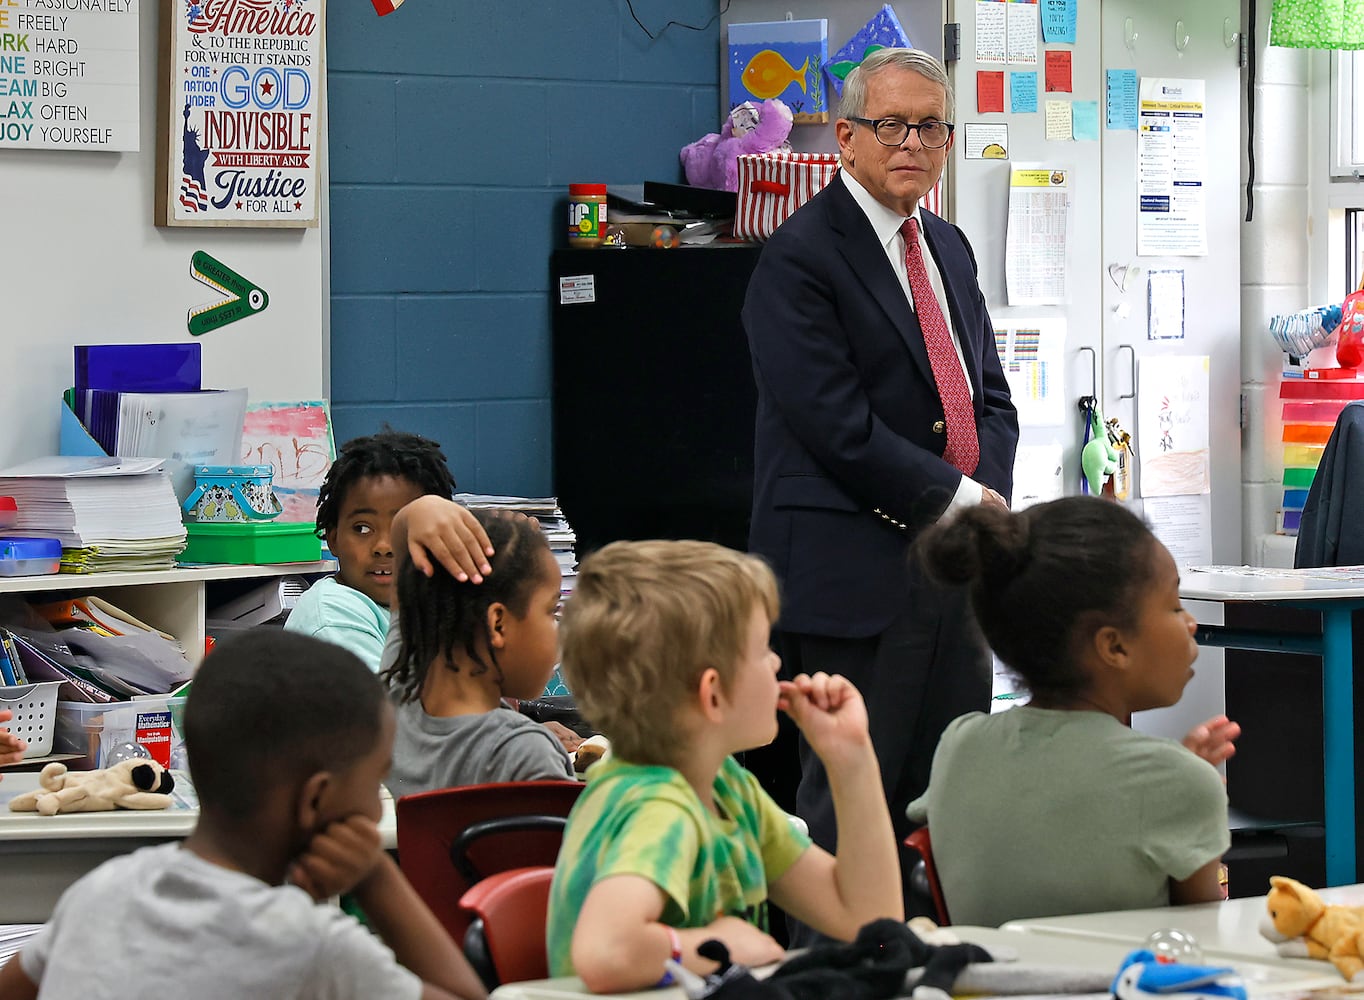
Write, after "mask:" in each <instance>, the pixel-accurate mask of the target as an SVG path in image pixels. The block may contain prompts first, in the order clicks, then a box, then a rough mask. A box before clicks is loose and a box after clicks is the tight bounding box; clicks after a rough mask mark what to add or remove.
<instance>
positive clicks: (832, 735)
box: [777, 672, 871, 766]
mask: <svg viewBox="0 0 1364 1000" xmlns="http://www.w3.org/2000/svg"><path fill="white" fill-rule="evenodd" d="M778 687H779V688H780V689H781V698H780V699H779V700H778V702H777V707H778V708H780V709H781V710H782V711H783V712H785V713H786V714H787V715H789V716H790V717H791V719H792V721H794V722H795V724H796V725H797V726H798V727H800V731H801V733H802V734H804V736H805V738H806V740H808V741H809V743H810V747H811V749H813V750H814V751H815V753H816V754H818V755H819V759H820V760H822V761H824V763H825V765H826V766H828V765H829V764H830V763H832V762H835V761H836V759H837V757H838V755H839V754H840V753H841V752H843V751H846V750H851V749H857V750H861V749H863V748H865V747H868V746H870V745H871V737H870V735H869V734H868V731H867V706H866V705H865V704H864V703H863V701H862V695H861V693H859V692H858V690H857V688H855V687H853V684H852V681H850V680H848V679H847V678H846V677H843V676H841V675H840V674H826V673H823V672H820V673H817V674H815V675H814V676H813V677H811V676H810V675H808V674H798V675H797V676H796V677H795V679H794V680H789V681H781V682H780V683H779V684H778ZM831 758H832V759H831Z"/></svg>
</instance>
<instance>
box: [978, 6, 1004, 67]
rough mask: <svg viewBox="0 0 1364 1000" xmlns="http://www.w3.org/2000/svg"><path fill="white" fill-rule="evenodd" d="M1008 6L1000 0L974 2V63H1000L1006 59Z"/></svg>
mask: <svg viewBox="0 0 1364 1000" xmlns="http://www.w3.org/2000/svg"><path fill="white" fill-rule="evenodd" d="M1008 17H1009V5H1008V4H1006V3H1004V2H1002V0H977V2H976V62H978V63H1002V62H1005V61H1006V60H1007V58H1008V41H1007V40H1008V31H1009V29H1008Z"/></svg>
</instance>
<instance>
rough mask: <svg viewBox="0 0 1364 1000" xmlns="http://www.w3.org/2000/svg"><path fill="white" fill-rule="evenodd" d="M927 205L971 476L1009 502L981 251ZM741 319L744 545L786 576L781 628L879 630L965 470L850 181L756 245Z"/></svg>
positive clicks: (1002, 397)
mask: <svg viewBox="0 0 1364 1000" xmlns="http://www.w3.org/2000/svg"><path fill="white" fill-rule="evenodd" d="M920 216H921V218H922V220H923V221H922V226H923V233H924V238H925V240H926V242H927V244H928V246H929V249H930V250H931V251H932V253H933V258H934V260H935V261H936V262H937V265H938V270H939V272H940V273H941V275H942V279H943V286H944V290H945V292H946V297H947V305H948V309H949V310H950V313H951V318H952V326H953V329H954V330H955V331H956V334H957V337H958V339H959V340H960V342H961V347H962V353H963V355H964V358H965V362H966V370H967V375H968V377H969V378H970V381H971V385H972V386H973V389H974V396H975V410H976V430H977V434H978V436H979V440H980V464H979V466H978V467H977V468H976V471H975V473H974V474H973V475H972V477H971V478H973V479H975V480H976V481H977V482H980V483H984V484H985V485H986V486H989V487H991V488H992V489H994V490H996V491H997V492H999V493H1000V494H1001V495H1002V496H1004V497H1005V499H1008V498H1009V496H1010V493H1011V491H1012V488H1013V461H1014V451H1015V449H1016V447H1017V445H1018V414H1017V411H1016V410H1015V409H1014V406H1013V403H1012V402H1011V401H1010V399H1009V387H1008V384H1007V383H1006V382H1005V379H1004V372H1003V369H1002V368H1001V367H1000V363H999V355H998V354H997V353H996V349H995V341H994V328H993V327H992V326H991V323H990V317H989V315H988V314H987V312H986V309H985V299H984V296H983V295H981V292H980V287H979V285H978V284H977V281H976V261H975V256H974V255H973V254H972V252H971V247H970V244H969V243H967V241H966V237H965V236H964V235H963V234H962V232H961V230H959V229H958V228H957V227H956V226H953V225H951V224H950V223H947V222H945V221H943V220H942V219H940V218H938V217H937V216H936V215H933V214H931V213H929V212H925V211H922V210H921V212H920ZM743 321H744V328H745V330H746V331H747V334H748V342H749V348H750V350H751V351H752V355H753V370H754V377H755V378H756V380H757V386H758V409H757V422H756V428H755V442H754V498H753V522H752V529H751V534H750V538H749V548H750V549H751V550H752V551H753V552H756V553H758V554H760V555H762V556H764V557H766V558H767V559H768V560H769V561H770V562H771V563H772V565H773V568H774V569H775V570H776V572H777V575H778V577H779V578H780V579H781V580H782V584H783V598H782V616H781V627H782V628H783V629H786V630H788V631H793V632H808V633H813V634H816V635H829V636H842V637H861V636H870V635H874V634H877V633H879V632H881V631H882V630H883V629H885V627H886V626H888V625H889V624H890V622H891V620H892V619H894V618H895V617H896V616H897V615H900V614H902V613H904V612H905V611H906V610H908V608H909V605H910V603H911V586H912V583H911V580H912V576H911V568H910V552H909V546H910V543H911V542H912V540H913V537H914V535H915V534H916V533H917V532H918V530H920V529H922V528H923V527H925V526H926V525H928V524H931V523H932V522H933V521H935V520H936V519H937V518H938V517H939V516H940V515H941V513H942V512H943V510H944V509H945V508H946V507H947V504H948V503H949V502H950V500H951V499H952V496H953V494H954V493H955V491H956V488H957V485H958V483H959V481H960V476H961V474H960V472H958V470H957V469H955V468H953V467H952V466H950V465H948V464H947V463H946V462H944V461H943V459H942V453H943V449H944V447H945V446H946V444H947V435H946V433H945V430H944V425H943V423H942V421H943V408H942V402H941V400H940V398H939V395H938V389H937V385H936V383H935V382H934V380H933V371H932V368H931V367H930V365H929V361H928V353H927V350H926V348H925V347H924V340H923V333H922V332H921V331H920V329H919V323H918V320H917V319H916V317H915V314H914V310H912V309H911V308H910V306H909V302H908V300H907V299H906V297H905V294H904V291H903V289H902V287H901V285H900V283H899V279H898V278H897V276H896V274H895V272H894V270H893V268H892V265H891V263H890V261H889V260H888V259H887V257H886V253H885V251H884V249H883V248H882V246H881V244H880V243H879V242H878V240H877V238H876V234H875V232H874V230H873V229H872V226H871V223H870V222H869V221H868V219H867V217H866V214H865V213H864V212H863V211H862V209H861V208H860V207H859V206H858V204H857V202H856V201H854V200H853V197H852V195H851V194H850V193H849V191H848V189H847V187H846V185H845V184H844V182H843V180H842V178H841V177H835V178H834V179H833V180H832V181H831V182H830V183H829V185H828V186H827V187H826V188H824V190H823V191H821V192H820V193H819V194H817V195H815V196H814V197H813V198H812V199H811V200H810V201H809V202H807V203H806V204H805V205H804V206H802V207H801V208H800V209H799V210H798V211H797V212H796V213H795V214H794V215H792V216H791V218H789V219H787V220H786V222H784V223H783V224H782V225H781V226H780V227H779V228H778V229H777V231H776V232H775V233H774V234H773V236H772V238H771V240H769V241H768V243H767V245H766V246H765V247H764V248H763V252H762V255H761V257H760V258H759V260H758V266H757V269H756V270H755V271H754V273H753V277H752V279H751V280H750V282H749V286H748V295H747V298H746V300H745V302H744V310H743ZM878 510H879V511H882V512H884V513H885V514H886V515H887V516H889V517H891V518H894V519H895V520H896V521H899V522H901V523H902V524H903V525H906V526H907V527H906V528H900V527H896V526H895V525H893V524H892V523H890V522H889V521H887V520H885V519H884V518H882V517H881V516H880V515H879V514H878V513H876V511H878Z"/></svg>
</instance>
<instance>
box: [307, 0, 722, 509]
mask: <svg viewBox="0 0 1364 1000" xmlns="http://www.w3.org/2000/svg"><path fill="white" fill-rule="evenodd" d="M633 2H634V10H635V13H636V14H638V15H639V18H640V20H642V21H643V22H644V24H645V25H646V26H647V27H648V28H649V30H650V31H652V32H653V33H654V34H656V35H659V31H660V29H661V28H662V27H663V25H664V24H665V23H666V22H667V21H668V20H670V19H672V20H678V21H682V22H685V23H688V24H696V25H700V24H705V23H706V22H707V21H710V20H711V19H712V18H715V17H716V15H717V12H718V3H717V0H633ZM719 46H720V31H719V26H718V19H717V20H716V21H714V22H713V23H711V24H710V25H709V27H707V28H706V29H705V30H702V31H690V30H686V29H683V28H680V27H676V26H674V27H671V28H669V29H667V31H664V32H662V34H661V35H659V37H658V38H657V39H656V40H653V41H651V40H650V39H649V37H648V36H647V35H646V34H645V33H644V31H642V30H641V29H640V27H639V26H638V25H637V24H636V23H635V22H634V20H633V19H632V18H631V16H630V11H629V9H628V8H627V6H626V3H625V0H543V2H537V0H408V2H407V3H406V4H405V5H404V6H403V7H402V8H401V9H399V10H397V11H395V12H394V13H392V14H390V15H388V16H387V17H383V18H380V17H377V16H375V14H374V9H373V7H372V6H371V5H370V4H368V3H365V2H364V0H346V2H344V3H340V2H333V3H331V4H328V8H327V85H328V88H329V91H328V104H329V109H328V111H329V113H328V125H329V129H330V132H329V143H330V155H331V189H330V195H331V202H330V211H331V215H330V227H331V282H332V292H331V386H332V412H333V417H334V420H335V429H336V439H337V442H338V443H340V442H343V441H346V440H347V439H349V438H351V437H354V436H356V435H359V434H368V433H371V432H373V431H375V430H377V429H378V428H379V426H380V424H381V423H383V422H385V421H387V422H388V423H389V424H391V425H392V426H393V427H395V428H397V429H400V430H411V431H416V432H418V433H421V434H425V435H427V436H429V437H433V438H435V439H436V440H438V441H440V442H441V444H442V445H443V446H444V449H445V453H446V455H447V457H448V458H449V459H450V464H451V467H452V468H453V470H454V473H455V478H456V480H457V481H458V483H459V486H460V488H461V489H468V490H474V491H479V492H489V493H492V492H496V493H514V494H528V495H545V494H549V493H551V492H552V491H553V483H552V477H551V463H550V403H549V396H550V354H549V352H550V330H549V318H550V298H549V254H550V251H551V250H552V249H553V248H555V247H557V246H562V245H565V244H566V242H567V238H566V235H565V234H566V231H567V216H566V194H567V186H568V185H569V184H570V183H580V182H583V183H593V182H606V183H609V184H639V183H642V182H643V181H645V180H662V181H678V180H681V172H680V169H679V166H678V160H677V153H678V149H679V148H680V147H681V146H683V145H685V144H686V143H688V142H691V141H692V140H694V139H696V138H697V137H699V136H701V135H703V134H705V133H706V132H713V131H715V130H716V129H717V127H718V124H719V121H718V114H719V94H718V83H717V80H718V74H719V66H720V55H719ZM602 252H612V251H602ZM619 252H624V251H619ZM640 252H643V251H640ZM640 335H641V336H647V324H644V323H641V325H640ZM610 433H611V430H610V428H606V427H604V428H602V437H603V441H606V440H609V436H610Z"/></svg>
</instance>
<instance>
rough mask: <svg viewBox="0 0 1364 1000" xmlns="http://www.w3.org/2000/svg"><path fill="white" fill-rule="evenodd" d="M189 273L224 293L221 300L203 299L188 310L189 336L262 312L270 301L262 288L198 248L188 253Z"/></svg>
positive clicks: (199, 334)
mask: <svg viewBox="0 0 1364 1000" xmlns="http://www.w3.org/2000/svg"><path fill="white" fill-rule="evenodd" d="M189 273H190V274H192V275H194V277H195V278H196V279H197V280H199V281H202V282H203V283H204V284H205V285H208V286H209V287H210V288H214V289H217V290H218V291H219V292H222V293H223V294H224V295H226V296H227V298H226V299H223V300H222V301H221V302H206V303H204V304H203V305H201V306H195V307H194V308H193V309H191V310H190V311H189V332H190V334H191V335H192V336H195V337H202V336H203V335H204V334H206V333H208V332H209V331H210V330H216V329H218V328H219V327H222V326H227V324H229V323H235V322H236V321H237V320H239V319H245V318H246V317H247V316H254V315H255V314H256V313H258V312H264V311H265V307H266V306H268V305H269V304H270V296H269V295H268V294H266V291H265V289H264V288H261V287H260V286H259V285H253V284H252V283H251V282H249V281H247V280H246V279H245V278H243V277H242V276H241V275H240V274H238V273H237V272H236V271H234V270H232V268H230V267H228V266H227V265H226V264H224V263H223V262H222V261H219V260H215V259H214V258H212V257H210V256H209V255H208V254H206V253H204V251H202V250H195V251H194V256H192V257H190V259H189Z"/></svg>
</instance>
